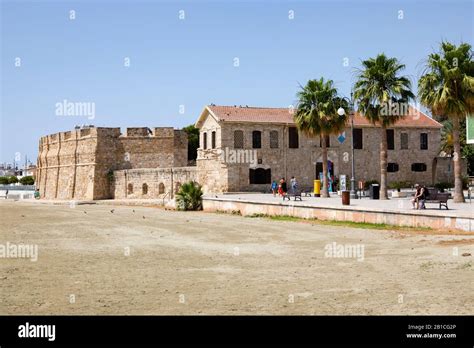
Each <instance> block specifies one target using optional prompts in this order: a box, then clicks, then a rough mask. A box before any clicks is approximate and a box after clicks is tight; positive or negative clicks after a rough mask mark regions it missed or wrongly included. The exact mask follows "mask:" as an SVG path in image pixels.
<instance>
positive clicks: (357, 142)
mask: <svg viewBox="0 0 474 348" xmlns="http://www.w3.org/2000/svg"><path fill="white" fill-rule="evenodd" d="M352 136H353V137H354V149H359V150H360V149H362V148H363V143H362V128H354V132H353V133H352Z"/></svg>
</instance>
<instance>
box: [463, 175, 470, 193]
mask: <svg viewBox="0 0 474 348" xmlns="http://www.w3.org/2000/svg"><path fill="white" fill-rule="evenodd" d="M468 188H469V177H468V176H463V177H462V189H463V190H467V189H468Z"/></svg>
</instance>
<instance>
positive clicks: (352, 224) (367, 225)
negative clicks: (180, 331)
mask: <svg viewBox="0 0 474 348" xmlns="http://www.w3.org/2000/svg"><path fill="white" fill-rule="evenodd" d="M247 217H250V218H265V219H270V220H276V221H290V222H309V223H315V224H318V225H328V226H342V227H353V228H362V229H372V230H392V231H393V230H396V231H407V230H409V231H431V230H432V228H431V227H410V226H396V225H389V224H377V223H370V222H354V221H338V220H318V219H315V218H313V219H305V218H300V217H296V216H289V215H266V214H252V215H248V216H247Z"/></svg>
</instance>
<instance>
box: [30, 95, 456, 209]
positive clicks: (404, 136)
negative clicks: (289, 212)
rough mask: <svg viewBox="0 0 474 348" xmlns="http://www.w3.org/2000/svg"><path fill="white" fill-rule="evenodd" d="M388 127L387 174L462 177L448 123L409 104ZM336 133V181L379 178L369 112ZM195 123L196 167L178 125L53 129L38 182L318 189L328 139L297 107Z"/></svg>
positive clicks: (79, 186) (116, 188) (58, 187)
mask: <svg viewBox="0 0 474 348" xmlns="http://www.w3.org/2000/svg"><path fill="white" fill-rule="evenodd" d="M409 111H410V112H409V115H407V116H405V117H404V118H403V119H401V120H399V121H398V122H397V123H396V124H395V125H394V126H393V127H390V128H389V129H387V139H388V166H387V171H388V182H389V183H390V182H394V181H406V182H410V183H412V184H414V183H421V184H426V185H432V184H434V183H436V182H441V181H452V180H453V175H452V171H453V166H452V159H451V158H448V157H443V156H439V155H438V154H439V145H440V139H441V127H442V126H441V124H439V123H438V122H436V121H435V120H433V119H432V118H430V117H428V116H427V115H425V114H424V113H422V112H420V111H418V110H416V109H414V108H410V110H409ZM349 122H350V120H349V121H348V124H347V126H346V129H345V131H344V132H343V133H341V134H339V135H331V136H330V137H329V138H328V139H327V140H328V143H329V145H328V161H329V173H330V175H331V179H336V178H338V177H340V175H346V177H347V180H349V179H350V175H351V137H352V136H353V137H354V147H355V156H354V158H355V174H356V177H355V179H356V180H357V181H358V180H364V181H366V180H380V165H379V163H380V162H379V146H380V128H379V127H376V126H374V125H372V124H370V123H369V122H368V121H367V120H366V119H365V118H363V117H362V116H361V115H359V114H356V115H355V117H354V134H351V132H350V123H349ZM196 127H198V128H200V146H199V149H198V157H197V160H196V166H188V165H187V164H188V158H187V156H188V151H187V150H188V149H187V147H188V138H187V134H186V132H184V131H182V130H175V129H173V128H170V127H161V128H151V129H149V128H146V127H140V128H127V130H126V133H125V134H121V133H120V128H102V127H99V128H95V127H93V126H85V127H82V128H81V127H78V128H76V129H74V130H72V131H69V132H61V133H57V134H51V135H48V136H44V137H42V138H41V139H40V143H39V156H38V162H37V168H36V185H37V188H38V189H39V191H40V195H41V197H42V198H47V199H87V200H92V199H108V198H116V199H133V198H141V199H143V198H163V199H164V198H166V197H168V198H173V196H174V194H175V193H176V192H177V191H178V190H179V187H180V185H181V184H182V183H184V182H187V181H191V180H192V181H197V182H198V183H200V184H201V185H202V186H203V189H204V192H205V193H212V192H216V193H218V192H239V191H263V190H268V189H269V185H270V183H271V181H272V180H278V179H280V178H282V177H285V178H287V179H289V178H290V177H291V176H295V177H296V178H297V180H298V182H299V184H300V186H307V187H311V186H312V185H313V180H314V179H317V178H320V173H321V172H322V150H321V144H320V139H319V137H314V138H310V137H307V136H305V135H304V134H302V133H301V132H299V131H298V129H297V128H296V126H295V123H294V121H293V113H292V112H291V109H286V108H260V107H247V106H245V107H238V106H233V107H232V106H217V105H214V104H212V105H209V106H206V107H205V108H204V109H203V111H202V113H201V115H200V117H199V119H198V120H197V122H196Z"/></svg>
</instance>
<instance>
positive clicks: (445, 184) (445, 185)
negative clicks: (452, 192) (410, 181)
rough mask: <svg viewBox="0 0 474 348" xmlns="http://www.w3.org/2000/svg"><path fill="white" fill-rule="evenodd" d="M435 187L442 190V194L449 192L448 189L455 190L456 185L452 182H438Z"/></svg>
mask: <svg viewBox="0 0 474 348" xmlns="http://www.w3.org/2000/svg"><path fill="white" fill-rule="evenodd" d="M434 187H436V188H437V189H438V190H440V191H441V192H444V190H447V189H450V188H453V187H454V185H453V184H451V183H450V182H438V183H436V184H435V185H434Z"/></svg>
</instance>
